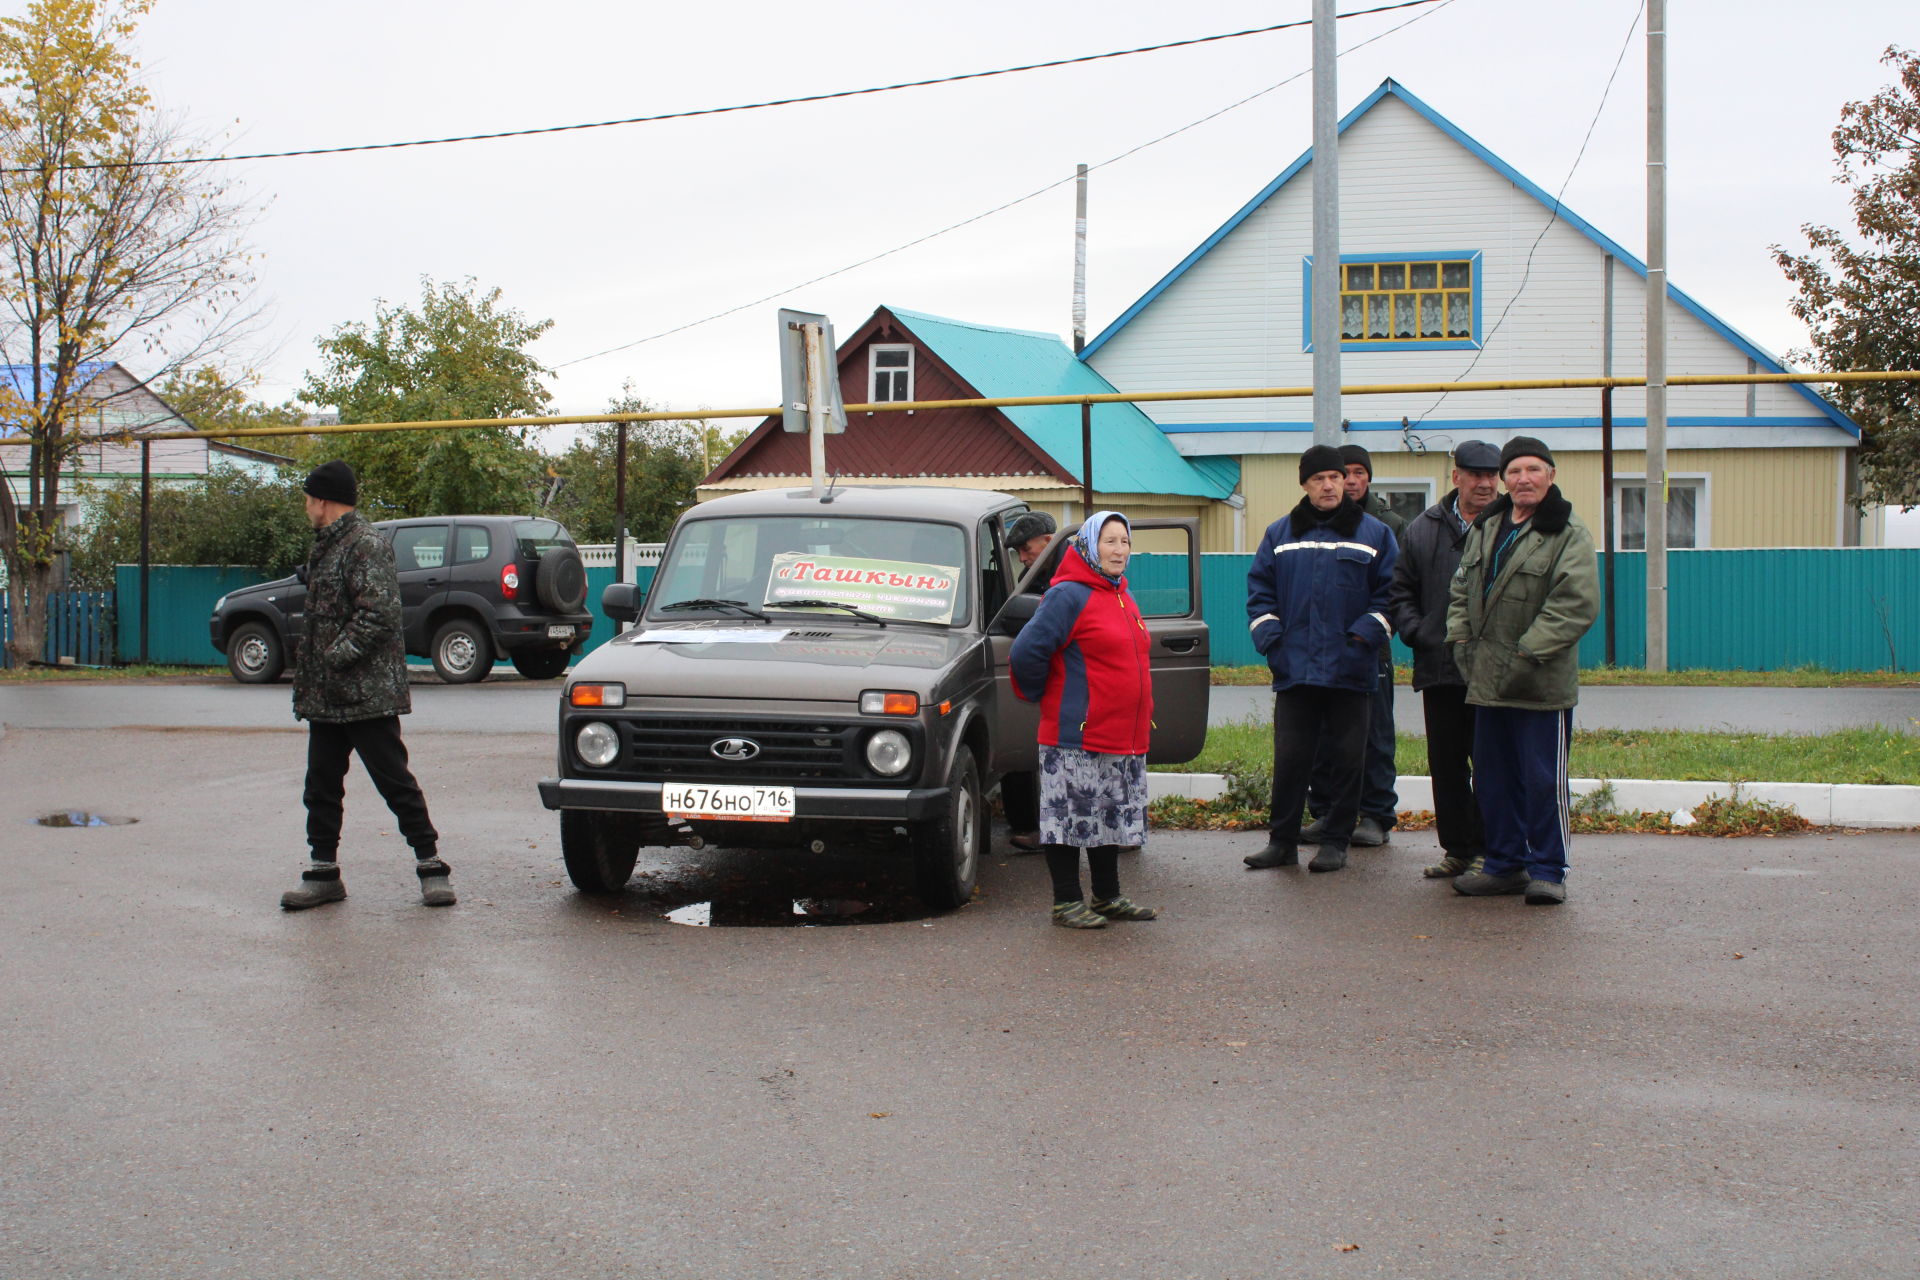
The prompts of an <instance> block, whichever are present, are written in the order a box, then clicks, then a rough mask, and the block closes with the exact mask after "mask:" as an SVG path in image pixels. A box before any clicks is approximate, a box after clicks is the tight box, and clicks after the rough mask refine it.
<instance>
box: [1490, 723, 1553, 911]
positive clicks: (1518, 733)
mask: <svg viewBox="0 0 1920 1280" xmlns="http://www.w3.org/2000/svg"><path fill="white" fill-rule="evenodd" d="M1474 711H1475V715H1474V722H1473V790H1474V794H1475V795H1476V796H1477V797H1478V798H1479V800H1480V818H1481V821H1482V824H1483V825H1484V826H1485V828H1486V840H1487V861H1486V869H1487V873H1488V874H1489V875H1496V876H1499V875H1507V874H1509V873H1511V872H1514V871H1525V872H1526V873H1527V875H1528V876H1529V877H1531V878H1532V879H1535V880H1551V881H1554V882H1556V883H1565V882H1566V878H1567V846H1568V844H1569V841H1570V834H1569V832H1568V829H1567V742H1568V740H1569V739H1570V738H1571V737H1572V736H1573V709H1572V708H1571V707H1569V708H1568V709H1567V710H1565V711H1529V710H1523V709H1520V708H1517V707H1476V708H1474Z"/></svg>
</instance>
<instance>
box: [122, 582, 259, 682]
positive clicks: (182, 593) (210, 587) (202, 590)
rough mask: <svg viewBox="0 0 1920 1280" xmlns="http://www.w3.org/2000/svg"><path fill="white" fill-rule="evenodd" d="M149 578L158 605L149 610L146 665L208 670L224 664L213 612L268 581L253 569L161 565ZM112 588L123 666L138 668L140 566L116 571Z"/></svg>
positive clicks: (154, 600)
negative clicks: (211, 630) (225, 599)
mask: <svg viewBox="0 0 1920 1280" xmlns="http://www.w3.org/2000/svg"><path fill="white" fill-rule="evenodd" d="M147 572H148V574H149V575H151V578H152V582H153V601H152V603H151V604H150V605H149V606H148V608H147V655H146V658H145V661H147V662H156V663H162V664H165V665H167V666H183V667H204V666H218V665H220V664H221V663H223V662H225V661H226V659H225V658H224V657H223V656H222V655H221V653H220V651H219V650H218V649H215V648H214V647H213V639H212V637H211V636H210V635H209V634H208V632H207V621H208V619H210V618H211V617H213V606H214V605H215V604H216V603H218V602H219V599H220V597H221V596H223V595H225V594H227V592H229V591H238V590H239V589H240V588H241V587H250V586H252V585H253V584H254V583H256V582H265V581H267V575H266V574H264V573H262V572H261V571H260V570H258V569H255V568H252V567H251V566H248V565H234V564H156V565H152V566H150V567H149V568H148V570H147ZM113 585H114V596H115V613H116V614H117V615H118V616H117V621H118V625H117V626H116V628H115V635H116V636H117V638H118V643H119V650H120V655H119V660H120V661H121V662H139V661H141V660H142V659H141V656H140V566H139V565H137V564H123V565H116V566H114V570H113Z"/></svg>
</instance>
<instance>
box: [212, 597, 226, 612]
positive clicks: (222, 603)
mask: <svg viewBox="0 0 1920 1280" xmlns="http://www.w3.org/2000/svg"><path fill="white" fill-rule="evenodd" d="M226 607H227V598H226V597H225V596H221V597H220V598H219V599H218V600H215V601H214V602H213V611H214V612H215V613H218V612H220V611H221V610H222V609H224V608H226Z"/></svg>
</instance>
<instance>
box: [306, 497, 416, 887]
mask: <svg viewBox="0 0 1920 1280" xmlns="http://www.w3.org/2000/svg"><path fill="white" fill-rule="evenodd" d="M306 494H307V518H308V519H309V520H310V521H311V522H312V523H313V527H314V531H315V534H314V540H313V551H312V553H311V554H310V555H309V556H308V557H307V569H306V581H307V603H306V617H307V629H306V636H305V639H304V640H303V641H302V642H301V644H300V649H299V653H298V655H297V656H296V658H295V661H294V668H293V714H294V716H295V718H296V719H301V720H305V721H306V722H307V726H308V732H307V784H306V792H305V795H304V797H303V798H304V799H305V801H306V806H307V844H308V846H309V847H310V849H311V854H312V861H311V862H310V863H309V864H308V866H307V869H306V870H305V871H304V872H303V873H302V874H301V877H300V887H299V888H297V889H291V890H289V891H287V892H286V893H284V894H282V895H281V898H280V905H281V906H282V907H285V908H286V909H287V910H289V911H300V910H304V909H306V908H308V907H317V906H321V905H323V904H325V903H328V902H338V901H340V900H341V899H342V898H344V897H346V896H347V888H346V885H345V883H344V882H343V881H342V880H341V879H340V863H339V848H340V823H341V815H342V808H341V802H342V800H343V799H344V797H345V795H346V777H347V765H348V763H349V761H350V760H351V758H352V757H353V755H354V754H355V753H358V754H359V756H360V763H361V764H362V765H363V766H364V767H365V768H366V770H367V774H368V776H369V777H371V778H372V779H373V784H374V786H375V787H376V788H377V789H378V790H379V792H380V796H381V798H382V799H384V800H385V801H386V802H387V807H388V808H389V809H391V810H393V815H394V817H395V818H397V819H399V822H400V834H401V835H402V836H404V837H406V841H407V843H408V844H409V845H410V846H412V848H413V854H414V858H415V865H414V870H415V872H416V873H417V874H418V876H419V879H420V897H421V901H423V902H425V903H426V904H427V905H428V906H430V907H444V906H451V905H453V902H454V893H453V889H452V886H451V885H450V884H449V883H448V868H447V864H446V863H445V862H442V861H441V860H440V856H439V840H440V837H439V835H438V833H437V832H435V831H434V829H433V822H432V820H431V819H430V818H429V817H428V816H427V801H426V797H425V796H424V795H422V794H421V792H420V784H419V783H418V782H416V781H415V780H414V777H413V773H412V771H411V770H410V769H409V768H408V767H407V747H406V744H405V743H404V742H402V741H401V739H400V717H401V716H403V715H406V714H407V713H408V712H409V711H411V710H413V701H412V698H411V696H410V695H409V693H408V692H407V657H406V651H405V649H404V647H403V641H402V637H401V630H400V581H399V578H398V577H397V576H396V575H395V573H394V568H393V548H392V547H390V546H388V545H387V543H386V540H385V539H383V538H382V537H381V536H380V535H379V533H378V532H376V531H375V529H374V527H373V526H372V525H370V524H368V523H367V522H366V521H365V520H363V519H361V517H360V513H359V512H358V511H356V510H355V509H354V508H355V507H357V506H358V505H359V483H358V481H357V480H356V479H355V477H354V474H353V468H352V467H349V466H348V465H347V464H346V463H344V462H340V461H334V462H328V463H323V464H322V465H320V466H319V467H316V468H315V469H314V472H313V474H312V475H310V476H308V477H307V483H306Z"/></svg>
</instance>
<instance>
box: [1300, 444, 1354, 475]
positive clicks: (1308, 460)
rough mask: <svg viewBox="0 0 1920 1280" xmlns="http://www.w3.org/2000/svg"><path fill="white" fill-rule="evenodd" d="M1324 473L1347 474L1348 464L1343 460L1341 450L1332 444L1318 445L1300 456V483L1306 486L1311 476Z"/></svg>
mask: <svg viewBox="0 0 1920 1280" xmlns="http://www.w3.org/2000/svg"><path fill="white" fill-rule="evenodd" d="M1322 471H1338V472H1339V473H1340V474H1341V475H1345V474H1346V473H1347V464H1346V463H1345V462H1344V461H1342V460H1341V457H1340V450H1338V449H1336V448H1334V447H1333V446H1332V445H1330V444H1316V445H1314V446H1312V447H1311V448H1309V449H1308V450H1307V451H1306V452H1305V453H1303V454H1301V455H1300V483H1301V484H1305V483H1306V482H1307V479H1308V478H1309V477H1310V476H1317V475H1319V474H1320V473H1321V472H1322Z"/></svg>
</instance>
